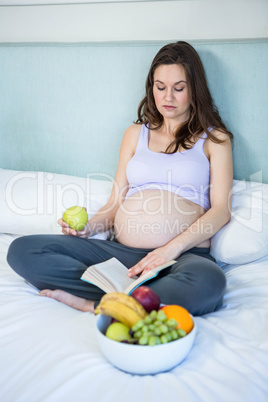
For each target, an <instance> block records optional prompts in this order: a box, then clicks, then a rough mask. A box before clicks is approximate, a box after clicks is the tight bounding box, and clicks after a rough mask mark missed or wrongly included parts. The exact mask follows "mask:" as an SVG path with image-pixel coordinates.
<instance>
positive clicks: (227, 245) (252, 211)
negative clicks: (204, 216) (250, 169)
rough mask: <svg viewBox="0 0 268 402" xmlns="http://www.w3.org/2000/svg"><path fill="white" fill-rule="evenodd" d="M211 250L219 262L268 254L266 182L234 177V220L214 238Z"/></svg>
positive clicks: (239, 261)
mask: <svg viewBox="0 0 268 402" xmlns="http://www.w3.org/2000/svg"><path fill="white" fill-rule="evenodd" d="M210 252H211V255H212V256H213V257H214V258H215V259H216V261H217V262H218V263H219V264H220V265H221V264H222V263H226V264H246V263H249V262H251V261H254V260H257V259H259V258H262V257H264V256H265V255H267V254H268V185H267V184H262V183H257V182H249V181H238V180H234V182H233V202H232V213H231V220H230V222H229V223H227V224H226V225H225V226H224V227H223V228H222V229H220V230H219V232H217V233H216V234H215V235H214V236H213V237H212V239H211V249H210Z"/></svg>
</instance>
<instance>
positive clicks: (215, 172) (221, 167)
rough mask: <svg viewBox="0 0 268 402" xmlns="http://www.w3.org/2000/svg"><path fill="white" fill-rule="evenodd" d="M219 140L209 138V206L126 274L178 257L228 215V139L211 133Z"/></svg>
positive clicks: (230, 169)
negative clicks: (220, 141) (183, 229)
mask: <svg viewBox="0 0 268 402" xmlns="http://www.w3.org/2000/svg"><path fill="white" fill-rule="evenodd" d="M213 134H214V135H215V136H217V137H218V138H219V139H221V140H224V142H223V143H221V144H216V143H214V142H212V141H211V140H208V153H209V159H210V202H211V208H210V209H209V210H208V211H207V212H206V213H205V214H204V215H202V216H201V217H200V218H198V219H197V220H196V221H195V222H194V223H193V224H192V225H190V226H189V227H188V228H187V229H186V230H185V231H184V232H182V233H181V234H179V235H178V236H176V237H175V238H174V239H172V240H171V241H170V242H168V243H167V244H165V245H164V246H163V247H159V248H157V249H155V250H153V251H152V252H150V253H148V254H147V256H146V257H145V258H143V259H142V260H141V261H140V262H139V263H138V264H136V265H135V266H134V267H132V268H131V270H129V276H134V275H137V274H139V273H141V272H143V273H146V272H147V271H150V270H151V269H153V268H155V267H156V266H158V265H161V264H163V263H165V262H167V261H169V260H171V259H176V258H178V257H179V256H180V255H181V254H182V253H183V252H185V251H187V250H189V249H191V248H192V247H195V246H198V245H199V244H201V243H202V242H204V241H205V240H208V239H210V238H211V237H212V236H213V235H214V234H215V233H217V232H218V230H220V229H221V228H222V227H223V226H224V225H225V224H226V223H228V222H229V220H230V218H231V192H232V184H233V162H232V147H231V141H230V139H229V136H228V135H227V134H223V133H221V132H219V131H215V132H213Z"/></svg>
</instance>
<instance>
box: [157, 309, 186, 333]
mask: <svg viewBox="0 0 268 402" xmlns="http://www.w3.org/2000/svg"><path fill="white" fill-rule="evenodd" d="M160 308H161V310H163V311H164V313H165V314H166V316H167V318H168V319H169V318H174V320H176V321H177V322H178V326H177V328H182V329H184V331H186V332H187V334H188V333H189V332H190V331H191V330H192V329H193V326H194V323H193V320H192V317H191V316H190V313H189V312H188V311H187V310H186V309H185V308H184V307H181V306H177V305H175V304H170V305H167V306H163V307H160Z"/></svg>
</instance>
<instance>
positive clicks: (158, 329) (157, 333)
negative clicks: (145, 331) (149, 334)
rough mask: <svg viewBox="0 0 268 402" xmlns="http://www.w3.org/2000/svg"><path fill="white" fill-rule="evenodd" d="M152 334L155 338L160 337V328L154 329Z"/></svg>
mask: <svg viewBox="0 0 268 402" xmlns="http://www.w3.org/2000/svg"><path fill="white" fill-rule="evenodd" d="M154 333H155V335H156V336H160V335H161V334H162V332H161V329H160V326H158V327H156V328H155V330H154Z"/></svg>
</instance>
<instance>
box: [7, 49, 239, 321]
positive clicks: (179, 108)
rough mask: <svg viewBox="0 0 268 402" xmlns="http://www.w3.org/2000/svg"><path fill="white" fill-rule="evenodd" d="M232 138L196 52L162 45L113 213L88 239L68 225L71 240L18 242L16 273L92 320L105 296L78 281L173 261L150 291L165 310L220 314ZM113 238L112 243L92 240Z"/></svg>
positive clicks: (93, 223) (128, 138)
mask: <svg viewBox="0 0 268 402" xmlns="http://www.w3.org/2000/svg"><path fill="white" fill-rule="evenodd" d="M232 137H233V136H232V134H231V133H230V132H229V131H228V130H227V128H226V127H225V125H224V124H223V122H222V120H221V118H220V116H219V114H218V112H217V109H216V107H215V106H214V104H213V100H212V98H211V95H210V92H209V90H208V86H207V82H206V78H205V73H204V69H203V66H202V63H201V60H200V58H199V56H198V54H197V52H196V51H195V49H194V48H193V47H192V46H191V45H189V44H188V43H186V42H176V43H171V44H168V45H166V46H164V47H163V48H162V49H160V51H159V52H158V53H157V55H156V56H155V58H154V60H153V62H152V65H151V68H150V70H149V73H148V77H147V81H146V95H145V98H144V99H143V100H142V101H141V103H140V105H139V108H138V120H137V121H136V124H134V125H132V126H130V127H129V128H128V129H127V130H126V132H125V134H124V136H123V140H122V145H121V150H120V156H119V162H118V168H117V172H116V176H115V180H114V185H113V189H112V192H111V196H110V198H109V200H108V202H107V204H106V205H105V206H104V207H103V208H101V209H100V210H99V211H98V212H97V214H96V215H95V216H94V217H93V218H91V219H90V220H89V221H88V223H87V225H86V227H85V228H84V229H83V231H80V232H76V231H74V230H73V229H71V228H70V227H69V226H68V225H67V224H66V223H65V222H63V221H62V220H61V219H60V220H59V224H60V225H61V226H62V232H63V234H64V235H65V236H62V235H36V236H24V237H20V238H18V239H16V240H15V241H14V242H13V243H12V244H11V246H10V249H9V253H8V262H9V264H10V265H11V267H12V268H13V269H14V270H15V271H16V272H17V273H18V274H19V275H21V276H22V277H24V278H25V279H26V280H27V281H28V282H30V283H31V284H33V285H34V286H36V287H37V288H38V289H40V290H41V292H40V295H41V296H46V297H51V298H53V299H56V300H58V301H60V302H63V303H65V304H67V305H69V306H71V307H74V308H76V309H78V310H81V311H91V312H94V309H95V308H96V306H97V304H98V303H99V301H100V299H101V297H102V296H103V294H104V293H103V291H102V290H100V289H99V288H98V287H96V286H94V285H91V284H88V283H86V282H84V281H82V280H80V277H81V275H82V274H83V272H84V271H85V270H86V268H87V267H88V266H89V265H92V264H96V263H99V262H102V261H105V260H107V259H109V258H111V257H116V258H117V259H118V260H120V261H121V262H122V263H123V264H124V265H125V266H127V267H128V268H129V271H128V276H130V277H132V276H134V275H142V274H144V273H145V272H147V271H149V270H151V269H153V268H155V267H156V266H158V265H161V264H163V263H165V262H167V261H169V260H171V259H175V260H176V261H177V262H176V263H175V264H173V265H172V266H171V267H169V268H167V269H165V270H163V271H162V272H160V274H159V275H158V276H157V277H156V278H154V279H152V280H151V281H149V282H147V283H146V285H147V286H149V287H151V288H152V289H153V290H154V291H155V292H156V293H158V295H159V296H160V298H161V302H162V303H165V304H178V305H181V306H183V307H185V308H187V309H188V310H189V311H190V313H192V314H193V315H202V314H205V313H208V312H211V311H215V310H217V309H219V308H220V307H221V306H222V298H223V295H224V291H225V286H226V279H225V275H224V273H223V272H222V270H221V269H220V267H219V266H218V265H217V264H216V263H215V261H214V259H213V258H212V256H211V255H210V238H211V237H212V236H213V235H214V234H215V233H216V232H217V231H218V230H219V229H220V228H221V227H222V226H224V225H225V224H226V223H227V222H228V221H229V220H230V209H231V205H230V203H231V190H232V179H233V170H232V149H231V140H232ZM108 229H110V230H111V232H113V236H112V238H111V239H109V240H98V239H91V238H90V237H91V236H93V235H94V234H96V233H99V232H100V231H103V232H104V231H106V230H108Z"/></svg>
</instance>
